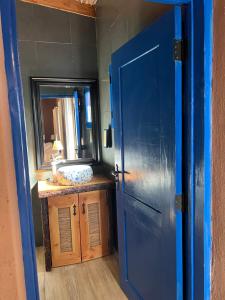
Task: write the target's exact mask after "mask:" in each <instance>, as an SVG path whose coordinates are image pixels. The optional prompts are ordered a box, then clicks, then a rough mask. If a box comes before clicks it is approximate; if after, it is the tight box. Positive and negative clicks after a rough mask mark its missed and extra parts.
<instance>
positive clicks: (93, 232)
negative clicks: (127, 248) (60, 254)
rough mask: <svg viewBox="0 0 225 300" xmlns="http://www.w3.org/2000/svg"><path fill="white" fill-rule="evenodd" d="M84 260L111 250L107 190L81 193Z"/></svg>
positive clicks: (81, 228) (105, 253) (103, 254)
mask: <svg viewBox="0 0 225 300" xmlns="http://www.w3.org/2000/svg"><path fill="white" fill-rule="evenodd" d="M79 205H80V230H81V249H82V261H87V260H90V259H93V258H97V257H101V256H105V255H107V254H109V252H110V222H109V203H108V200H107V191H94V192H88V193H82V194H79Z"/></svg>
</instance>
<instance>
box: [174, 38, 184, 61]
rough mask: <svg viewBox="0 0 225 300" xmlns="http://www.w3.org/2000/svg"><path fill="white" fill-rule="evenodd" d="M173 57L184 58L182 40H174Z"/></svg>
mask: <svg viewBox="0 0 225 300" xmlns="http://www.w3.org/2000/svg"><path fill="white" fill-rule="evenodd" d="M173 57H174V60H178V61H183V60H184V42H183V40H174V49H173Z"/></svg>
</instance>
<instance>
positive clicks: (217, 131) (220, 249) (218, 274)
mask: <svg viewBox="0 0 225 300" xmlns="http://www.w3.org/2000/svg"><path fill="white" fill-rule="evenodd" d="M213 26H214V50H213V51H214V54H213V105H212V109H213V110H212V119H213V120H212V124H213V126H212V130H213V132H212V151H213V153H212V154H213V169H212V172H213V174H212V226H213V231H212V277H211V278H212V297H211V299H212V300H217V299H225V285H224V282H225V215H224V212H225V196H224V195H225V101H224V99H225V34H224V30H221V28H225V6H224V1H223V0H217V1H214V25H213Z"/></svg>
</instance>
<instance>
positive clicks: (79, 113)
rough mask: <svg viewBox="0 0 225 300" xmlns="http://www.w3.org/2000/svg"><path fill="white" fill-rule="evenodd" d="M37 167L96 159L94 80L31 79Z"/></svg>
mask: <svg viewBox="0 0 225 300" xmlns="http://www.w3.org/2000/svg"><path fill="white" fill-rule="evenodd" d="M31 88H32V98H33V115H34V129H35V142H36V153H37V155H36V156H37V167H38V169H46V168H50V167H51V162H52V161H53V160H54V159H60V161H61V162H62V163H65V164H80V163H89V164H92V163H93V164H94V163H97V162H99V160H100V153H99V149H100V148H99V117H98V110H99V109H98V97H97V80H94V79H93V80H92V79H61V78H31Z"/></svg>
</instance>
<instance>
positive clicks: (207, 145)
mask: <svg viewBox="0 0 225 300" xmlns="http://www.w3.org/2000/svg"><path fill="white" fill-rule="evenodd" d="M204 21H205V23H204V24H205V30H204V32H205V34H204V37H205V39H204V51H205V60H204V70H205V107H204V111H205V114H204V115H205V120H204V123H205V132H204V136H205V139H204V150H205V151H204V161H205V170H204V171H205V174H204V176H205V191H204V192H205V194H204V204H205V206H204V268H205V270H204V275H205V276H204V299H205V300H209V299H210V296H211V248H212V241H211V197H212V186H211V181H212V180H211V179H212V178H211V174H212V169H211V162H212V117H211V116H212V62H213V59H212V57H213V0H204Z"/></svg>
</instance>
